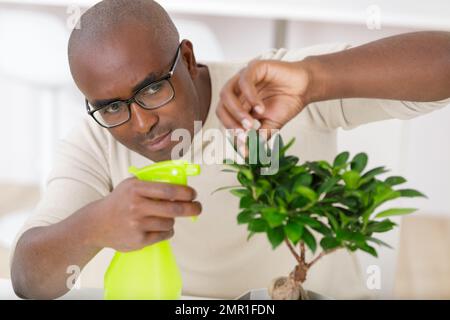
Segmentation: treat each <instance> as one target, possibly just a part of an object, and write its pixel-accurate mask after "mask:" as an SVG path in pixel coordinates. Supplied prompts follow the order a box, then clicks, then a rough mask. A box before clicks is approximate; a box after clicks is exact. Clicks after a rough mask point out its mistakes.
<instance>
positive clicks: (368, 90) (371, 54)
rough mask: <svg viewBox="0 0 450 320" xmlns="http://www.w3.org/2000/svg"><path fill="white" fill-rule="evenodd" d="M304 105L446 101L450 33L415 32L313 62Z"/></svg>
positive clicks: (309, 65)
mask: <svg viewBox="0 0 450 320" xmlns="http://www.w3.org/2000/svg"><path fill="white" fill-rule="evenodd" d="M301 63H303V65H306V67H307V68H308V69H309V70H310V74H311V86H310V88H309V90H308V91H309V96H308V98H307V100H308V102H314V101H323V100H330V99H341V98H356V97H359V98H382V99H395V100H409V101H436V100H442V99H445V98H448V97H449V96H450V33H449V32H417V33H410V34H404V35H399V36H394V37H389V38H385V39H381V40H378V41H375V42H371V43H368V44H365V45H362V46H359V47H355V48H351V49H348V50H344V51H340V52H336V53H331V54H326V55H320V56H311V57H308V58H306V59H305V60H304V61H302V62H301Z"/></svg>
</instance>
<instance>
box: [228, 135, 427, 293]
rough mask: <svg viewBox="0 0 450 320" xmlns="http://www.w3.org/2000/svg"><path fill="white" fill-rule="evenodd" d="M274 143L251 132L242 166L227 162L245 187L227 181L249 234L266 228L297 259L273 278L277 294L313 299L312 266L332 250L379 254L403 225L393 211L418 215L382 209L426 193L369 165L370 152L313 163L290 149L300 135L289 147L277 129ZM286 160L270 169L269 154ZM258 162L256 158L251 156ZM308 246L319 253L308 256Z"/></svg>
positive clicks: (275, 242) (273, 242) (274, 242)
mask: <svg viewBox="0 0 450 320" xmlns="http://www.w3.org/2000/svg"><path fill="white" fill-rule="evenodd" d="M273 138H274V139H275V141H274V143H273V148H272V149H271V148H270V147H269V146H268V144H267V142H265V140H264V139H262V138H259V135H257V134H256V132H255V131H250V132H249V135H248V137H247V142H246V147H247V150H248V155H247V156H245V157H244V159H245V161H244V163H242V164H238V163H236V162H233V161H230V160H228V159H227V160H225V161H224V163H225V164H227V165H228V168H227V169H224V171H226V172H232V173H234V174H236V175H237V179H238V181H239V183H240V185H238V186H231V187H224V188H220V189H226V188H229V189H231V190H230V192H231V193H232V194H233V195H235V196H237V197H239V198H240V202H239V210H240V212H239V214H238V216H237V223H238V224H244V225H247V229H248V232H249V235H248V240H249V239H250V238H251V237H252V236H253V235H254V234H257V233H264V234H266V236H267V238H268V240H269V242H270V244H271V246H272V248H273V249H276V248H277V247H279V246H280V245H286V246H287V247H288V248H289V250H290V252H291V253H292V256H293V257H294V258H295V261H296V265H295V267H294V268H293V271H292V272H291V273H290V274H289V275H288V276H285V277H280V278H277V279H275V280H274V281H272V284H271V286H270V287H269V294H270V295H271V297H272V299H294V300H297V299H308V297H307V294H306V291H305V290H304V289H303V287H302V284H303V282H304V281H305V280H306V278H307V275H308V272H309V270H310V269H311V268H312V267H313V266H314V265H315V264H316V263H317V262H318V261H319V260H320V259H322V258H323V257H324V256H325V255H328V254H330V253H332V252H334V251H336V250H338V249H347V250H350V251H352V252H354V251H356V250H362V251H365V252H367V253H368V254H370V255H372V256H375V257H376V256H377V250H376V248H375V247H374V245H379V246H387V247H390V246H389V245H388V244H387V243H385V242H383V241H381V240H380V239H378V238H376V235H377V234H378V233H382V232H387V231H389V230H392V229H393V228H394V227H395V226H396V224H395V223H394V222H393V221H391V220H390V219H389V217H392V216H396V215H405V214H409V213H412V212H413V211H415V210H416V209H414V208H390V209H384V210H379V207H380V206H381V205H383V204H385V203H386V202H388V201H391V200H394V199H397V198H400V197H425V196H424V195H423V194H422V193H420V192H419V191H416V190H413V189H401V188H398V185H400V184H403V183H405V182H406V180H405V179H404V178H403V177H400V176H390V177H387V178H385V179H382V178H380V177H379V176H380V175H381V174H383V173H386V172H387V170H386V169H385V167H376V168H373V169H370V170H366V165H367V161H368V157H367V155H366V154H365V153H358V154H357V155H355V156H354V157H353V158H350V154H349V153H348V152H342V153H340V154H338V155H337V156H336V158H335V159H334V161H333V163H328V162H326V161H311V162H305V163H303V164H298V162H299V158H298V157H296V156H293V155H286V151H287V150H288V149H289V147H290V146H291V145H292V144H293V143H294V139H292V140H291V141H289V143H287V144H286V145H284V143H283V140H282V138H281V136H279V135H276V136H274V137H273ZM264 154H265V155H267V156H270V157H271V159H272V161H273V160H274V159H275V160H278V164H279V166H278V170H277V171H275V172H273V174H267V172H266V173H264V169H267V167H268V166H269V164H268V163H267V161H264V163H263V161H262V155H264ZM251 160H253V161H251ZM306 248H308V249H309V250H311V252H312V253H313V254H315V256H314V257H313V258H312V259H311V260H310V261H307V260H306V258H305V250H306Z"/></svg>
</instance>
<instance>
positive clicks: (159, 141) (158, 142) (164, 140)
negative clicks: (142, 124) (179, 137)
mask: <svg viewBox="0 0 450 320" xmlns="http://www.w3.org/2000/svg"><path fill="white" fill-rule="evenodd" d="M171 132H172V130H169V131H167V132H166V133H163V134H161V135H159V136H157V137H156V138H153V139H152V140H147V141H146V142H144V145H145V146H146V147H147V148H148V149H150V150H151V151H158V150H160V149H163V148H164V147H166V145H167V144H168V143H169V142H170V133H171Z"/></svg>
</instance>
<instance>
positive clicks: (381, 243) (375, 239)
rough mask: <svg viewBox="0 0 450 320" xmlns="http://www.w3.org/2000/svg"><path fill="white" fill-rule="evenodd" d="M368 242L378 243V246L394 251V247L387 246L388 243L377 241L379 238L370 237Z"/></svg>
mask: <svg viewBox="0 0 450 320" xmlns="http://www.w3.org/2000/svg"><path fill="white" fill-rule="evenodd" d="M367 241H370V242H373V243H376V244H378V245H379V246H384V247H388V248H390V249H393V248H392V246H390V245H389V244H387V243H386V242H384V241H382V240H380V239H377V238H372V237H370V238H367Z"/></svg>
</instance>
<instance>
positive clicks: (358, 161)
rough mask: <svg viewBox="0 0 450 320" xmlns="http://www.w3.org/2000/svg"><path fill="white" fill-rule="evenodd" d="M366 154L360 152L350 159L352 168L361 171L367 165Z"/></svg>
mask: <svg viewBox="0 0 450 320" xmlns="http://www.w3.org/2000/svg"><path fill="white" fill-rule="evenodd" d="M367 160H368V157H367V154H365V153H363V152H361V153H358V154H357V155H356V156H355V157H354V158H353V160H352V162H351V164H350V167H351V169H352V170H354V171H357V172H362V171H363V170H364V168H365V167H366V165H367Z"/></svg>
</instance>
